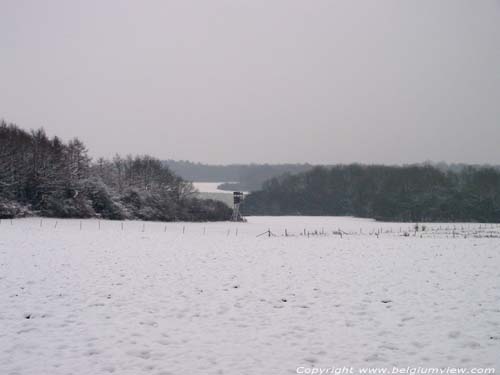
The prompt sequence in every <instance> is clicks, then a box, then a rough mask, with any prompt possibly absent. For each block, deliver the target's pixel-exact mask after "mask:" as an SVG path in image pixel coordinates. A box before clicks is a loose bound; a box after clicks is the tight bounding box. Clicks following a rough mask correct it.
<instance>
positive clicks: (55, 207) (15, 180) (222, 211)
mask: <svg viewBox="0 0 500 375" xmlns="http://www.w3.org/2000/svg"><path fill="white" fill-rule="evenodd" d="M28 215H40V216H49V217H68V218H70V217H74V218H77V217H78V218H89V217H102V218H107V219H141V220H158V221H175V220H189V221H214V220H227V219H229V218H230V217H231V209H230V208H229V207H228V206H227V205H225V204H224V203H222V202H218V201H214V200H205V199H203V200H202V199H198V198H196V194H195V190H194V188H193V186H192V184H191V183H190V182H187V181H184V180H183V179H182V178H180V177H179V176H177V175H175V174H174V173H173V172H172V171H171V170H170V169H169V168H168V167H167V166H165V165H164V163H162V162H161V161H160V160H158V159H156V158H153V157H151V156H147V155H146V156H135V157H133V156H127V157H121V156H119V155H117V156H115V157H114V158H113V159H111V160H107V159H103V158H101V159H98V160H96V161H92V160H91V158H90V157H89V155H88V151H87V149H86V147H85V145H84V144H83V143H82V142H81V141H80V140H78V139H77V138H75V139H73V140H71V141H69V142H67V143H65V142H63V141H62V140H61V139H60V138H58V137H53V138H49V137H48V136H47V135H46V133H45V131H44V130H43V129H38V130H33V131H30V132H28V131H25V130H23V129H21V128H19V127H18V126H16V125H14V124H7V123H6V122H5V121H3V120H2V121H0V217H3V218H6V217H19V216H28Z"/></svg>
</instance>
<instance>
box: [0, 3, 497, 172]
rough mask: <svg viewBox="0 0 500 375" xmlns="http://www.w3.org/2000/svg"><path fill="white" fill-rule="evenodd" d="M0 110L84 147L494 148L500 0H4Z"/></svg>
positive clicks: (344, 151)
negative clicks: (77, 141) (79, 143)
mask: <svg viewBox="0 0 500 375" xmlns="http://www.w3.org/2000/svg"><path fill="white" fill-rule="evenodd" d="M0 118H4V119H5V120H6V121H9V122H15V123H17V124H18V125H20V126H21V127H24V128H38V127H41V126H43V127H44V128H45V130H46V131H47V133H48V134H49V135H51V136H52V135H59V136H61V137H62V138H63V139H65V140H68V139H70V138H72V137H75V136H78V137H79V138H80V139H81V140H83V141H84V142H85V144H86V145H87V146H88V148H89V150H90V154H91V155H92V156H93V157H98V156H111V155H113V154H114V153H116V152H118V153H121V154H127V153H132V154H144V153H148V154H152V155H154V156H157V157H160V158H165V159H166V158H171V159H189V160H193V161H201V162H209V163H232V162H270V163H276V162H310V163H340V162H341V163H347V162H372V163H390V164H394V163H407V162H421V161H425V160H433V161H448V162H469V163H482V162H489V163H500V1H498V0H474V1H472V0H448V1H447V0H439V1H437V0H413V1H409V0H408V1H403V0H393V1H391V0H376V1H375V0H372V1H369V0H366V1H353V0H346V1H334V0H331V1H321V0H302V1H293V0H283V1H273V0H248V1H238V0H227V1H219V0H213V1H205V0H200V1H189V0H188V1H186V0H178V1H168V0H161V1H160V0H159V1H150V0H144V1H140V0H119V1H118V0H116V1H111V0H109V1H108V0H107V1H102V0H81V1H66V0H60V1H53V0H43V1H39V0H33V1H23V0H0Z"/></svg>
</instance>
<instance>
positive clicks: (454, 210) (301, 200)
mask: <svg viewBox="0 0 500 375" xmlns="http://www.w3.org/2000/svg"><path fill="white" fill-rule="evenodd" d="M242 212H243V213H244V214H245V215H345V216H357V217H364V218H374V219H377V220H384V221H411V222H417V221H418V222H426V221H429V222H430V221H443V222H460V221H474V222H500V171H499V170H498V169H497V168H493V167H479V166H462V167H461V168H456V169H451V168H437V167H435V166H432V165H407V166H382V165H358V164H351V165H337V166H333V167H315V168H313V169H312V170H310V171H307V172H304V173H299V174H295V175H291V174H287V175H283V176H280V177H275V178H272V179H270V180H268V181H266V182H265V183H264V185H263V188H262V190H260V191H257V192H253V193H251V194H250V195H248V196H247V198H246V199H245V201H244V203H243V205H242Z"/></svg>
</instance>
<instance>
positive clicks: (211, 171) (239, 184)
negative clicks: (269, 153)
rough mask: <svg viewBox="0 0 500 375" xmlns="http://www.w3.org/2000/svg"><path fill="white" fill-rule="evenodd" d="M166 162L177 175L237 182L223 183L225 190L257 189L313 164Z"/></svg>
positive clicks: (303, 170)
mask: <svg viewBox="0 0 500 375" xmlns="http://www.w3.org/2000/svg"><path fill="white" fill-rule="evenodd" d="M164 163H165V164H166V165H167V166H168V167H169V168H170V169H171V170H172V171H173V172H174V173H176V174H177V175H179V176H181V177H182V178H183V179H185V180H188V181H196V182H236V183H231V184H228V183H226V184H224V185H222V187H221V189H224V190H243V191H255V190H259V189H261V188H262V183H263V182H264V181H266V180H268V179H270V178H273V177H277V176H281V175H283V174H287V173H288V174H296V173H302V172H306V171H308V170H310V169H312V168H313V167H314V166H313V165H311V164H229V165H209V164H202V163H193V162H190V161H176V160H166V161H164Z"/></svg>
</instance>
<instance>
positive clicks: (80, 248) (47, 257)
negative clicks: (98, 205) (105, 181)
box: [0, 217, 500, 375]
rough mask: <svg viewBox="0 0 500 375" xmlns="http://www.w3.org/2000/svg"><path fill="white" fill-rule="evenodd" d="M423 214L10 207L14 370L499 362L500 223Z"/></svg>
mask: <svg viewBox="0 0 500 375" xmlns="http://www.w3.org/2000/svg"><path fill="white" fill-rule="evenodd" d="M122 225H123V229H122ZM99 227H100V228H99ZM409 227H410V226H409V225H408V224H396V223H378V222H374V221H370V220H361V219H353V218H335V217H319V218H318V217H316V218H310V217H294V218H292V217H276V218H270V217H254V218H249V222H248V223H238V224H235V223H212V224H208V223H197V224H194V223H168V224H166V227H165V224H164V223H142V222H119V221H100V222H98V221H97V220H84V221H80V220H61V219H59V220H56V219H43V221H40V219H38V218H31V219H20V220H13V221H12V222H10V221H9V220H2V222H1V224H0V374H2V375H4V374H5V375H8V374H10V375H14V374H19V375H44V374H50V375H52V374H56V375H57V374H75V375H80V374H92V375H96V374H109V373H114V374H120V375H121V374H133V375H139V374H156V375H160V374H176V375H177V374H201V375H205V374H235V375H241V374H264V375H267V374H295V373H297V368H298V367H301V366H303V367H302V369H299V370H300V371H305V370H304V367H305V368H306V369H307V371H312V368H313V367H315V368H318V369H319V368H325V367H341V366H353V367H355V368H359V367H387V368H392V367H393V366H398V367H404V366H411V367H417V366H422V367H440V368H441V367H447V366H451V367H466V368H468V369H470V368H473V367H495V368H496V369H497V372H498V371H499V370H500V239H499V238H498V237H495V236H497V235H498V233H499V232H500V227H499V226H498V225H491V224H489V225H484V224H483V225H482V226H480V225H479V224H428V225H426V230H425V231H424V232H419V233H418V234H417V235H415V233H411V232H410V228H409ZM268 228H270V229H271V231H272V232H273V233H275V234H276V235H277V236H271V237H268V236H267V235H263V236H260V237H256V236H257V235H258V234H260V233H262V232H264V231H266V230H267V229H268ZM400 228H401V229H400ZM285 229H286V230H287V233H288V234H289V235H290V236H289V237H284V236H282V234H283V232H284V230H285ZM304 229H305V230H306V233H307V232H313V233H314V232H315V231H317V232H318V233H325V235H320V234H318V235H309V237H308V236H307V235H306V236H304V235H300V236H299V235H298V234H299V232H303V231H304ZM339 229H340V230H341V231H342V233H343V235H342V237H340V235H338V234H333V233H332V231H338V230H339ZM400 230H401V231H400ZM405 231H408V232H409V236H407V237H405V236H404V235H403V234H404V232H405ZM183 232H184V233H183ZM360 232H362V233H360ZM346 233H350V234H346ZM375 233H377V235H378V237H377V236H376V235H375ZM291 235H294V236H291ZM421 236H422V237H421ZM487 236H490V237H487Z"/></svg>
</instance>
